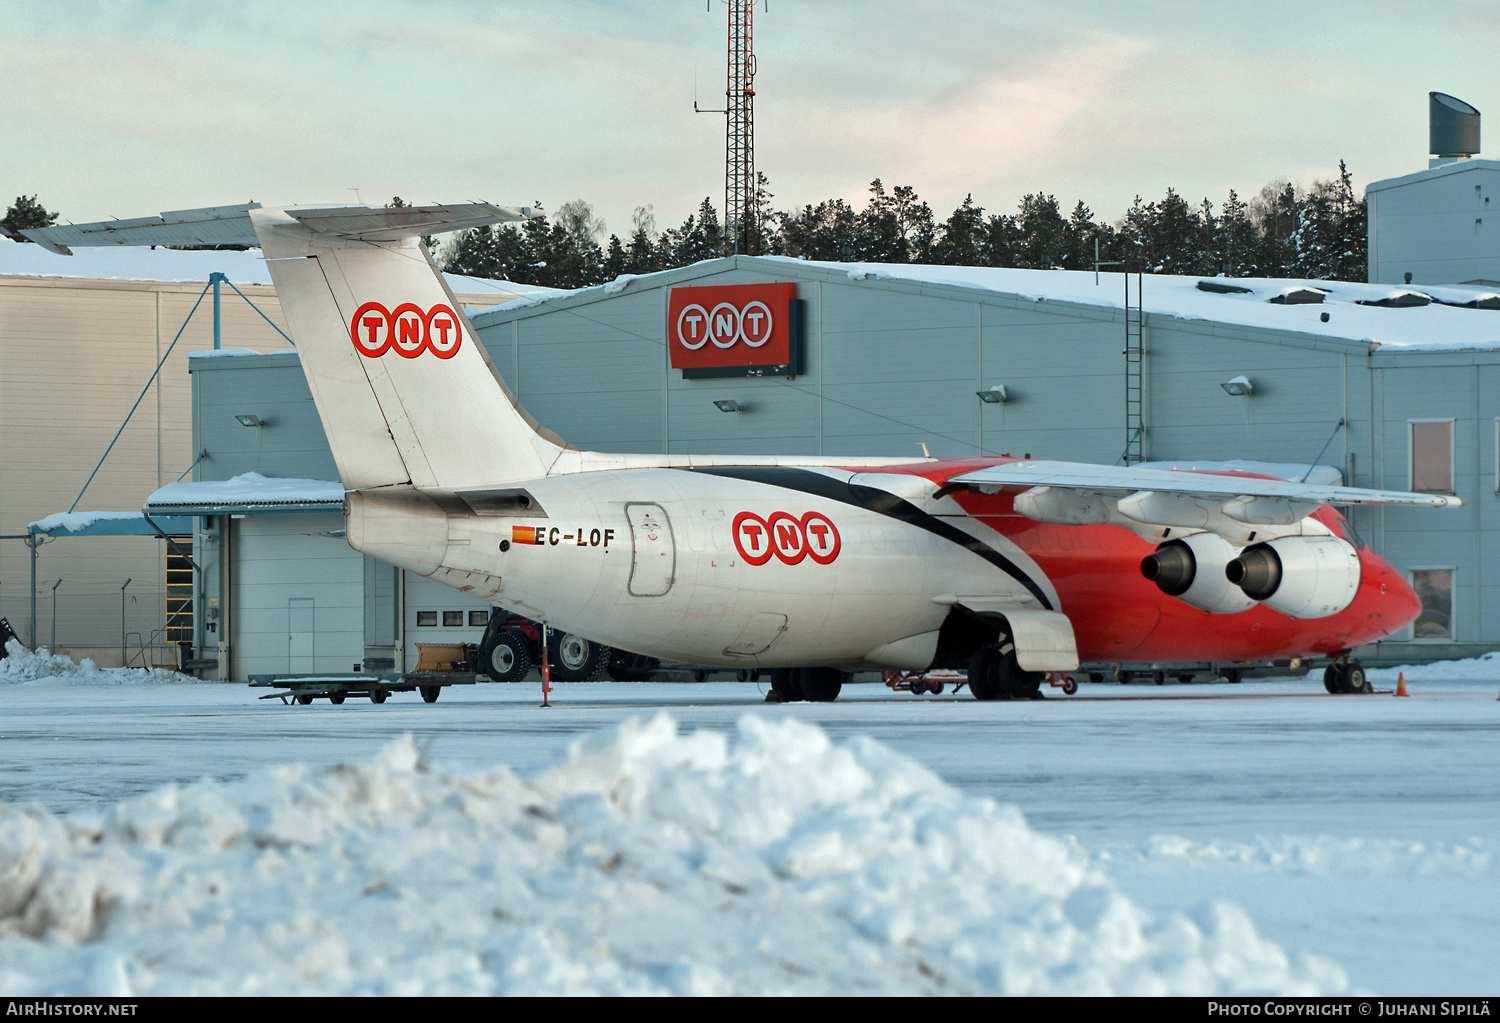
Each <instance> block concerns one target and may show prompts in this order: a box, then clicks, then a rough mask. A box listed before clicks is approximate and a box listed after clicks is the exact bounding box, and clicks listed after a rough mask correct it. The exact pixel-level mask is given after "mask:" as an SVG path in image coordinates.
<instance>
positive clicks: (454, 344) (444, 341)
mask: <svg viewBox="0 0 1500 1023" xmlns="http://www.w3.org/2000/svg"><path fill="white" fill-rule="evenodd" d="M349 336H350V338H351V339H352V340H353V341H354V349H355V351H357V352H359V354H360V355H363V356H364V357H365V358H367V359H378V358H380V357H381V356H382V355H384V354H385V353H386V352H388V351H390V350H392V349H394V350H395V352H396V354H397V355H400V356H401V357H402V358H406V359H415V358H416V357H417V356H419V355H421V354H422V353H423V352H431V353H432V354H433V355H436V356H437V357H438V358H439V359H451V358H453V356H454V355H456V354H458V346H459V344H460V343H461V342H462V341H463V328H462V327H461V326H460V325H459V322H458V314H457V313H455V312H454V311H453V308H452V307H451V306H449V305H448V304H446V303H444V302H439V303H438V304H437V305H435V306H433V307H431V308H430V309H423V308H422V307H421V306H417V305H413V304H412V303H410V302H403V303H402V304H401V305H398V306H397V307H396V308H394V309H387V308H386V307H385V305H384V304H383V303H381V302H366V303H365V304H364V305H362V306H360V307H359V309H358V310H357V311H356V312H355V314H354V319H353V320H351V321H350V323H349Z"/></svg>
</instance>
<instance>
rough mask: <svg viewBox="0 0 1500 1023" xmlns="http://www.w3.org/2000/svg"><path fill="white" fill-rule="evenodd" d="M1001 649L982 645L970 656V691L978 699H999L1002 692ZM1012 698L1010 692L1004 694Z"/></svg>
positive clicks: (1007, 697) (1006, 697) (1005, 696)
mask: <svg viewBox="0 0 1500 1023" xmlns="http://www.w3.org/2000/svg"><path fill="white" fill-rule="evenodd" d="M999 661H1000V651H998V650H996V649H995V648H994V647H988V646H987V647H981V648H980V649H979V650H978V651H977V652H976V653H975V654H974V656H973V657H971V658H969V692H971V693H973V694H974V699H976V700H998V699H1001V693H1000V679H999V674H1000V665H999ZM1004 698H1005V699H1010V693H1008V692H1007V693H1006V694H1005V695H1004Z"/></svg>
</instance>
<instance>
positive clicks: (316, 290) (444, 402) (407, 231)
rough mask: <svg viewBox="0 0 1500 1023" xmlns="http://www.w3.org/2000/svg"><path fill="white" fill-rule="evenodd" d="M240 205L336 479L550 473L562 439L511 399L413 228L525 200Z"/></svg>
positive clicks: (499, 217)
mask: <svg viewBox="0 0 1500 1023" xmlns="http://www.w3.org/2000/svg"><path fill="white" fill-rule="evenodd" d="M249 213H250V218H251V221H252V223H253V225H254V228H255V233H256V236H257V238H258V239H259V242H260V246H261V249H262V251H263V252H264V253H265V257H266V265H267V266H268V267H269V268H270V271H271V279H272V281H274V282H275V285H276V293H277V295H278V297H279V298H280V300H281V308H282V311H283V312H284V313H285V314H286V318H287V321H288V323H289V324H290V326H291V333H292V337H293V338H294V339H295V341H296V344H297V351H298V354H299V355H300V356H301V360H302V369H303V372H304V373H306V375H307V382H308V386H309V387H310V388H311V389H312V395H313V400H314V402H315V403H316V404H317V408H318V415H319V417H320V418H321V419H322V421H323V429H324V431H325V432H326V433H327V435H328V442H329V445H330V446H331V447H332V449H333V457H334V461H335V462H336V463H337V465H338V470H339V476H340V478H341V479H342V480H343V483H344V486H345V487H347V488H348V489H350V490H361V489H366V488H370V487H379V486H389V485H392V484H401V483H411V484H413V485H415V486H418V487H431V488H442V489H458V488H463V487H470V486H483V485H487V484H495V483H503V482H510V481H514V480H523V479H533V478H536V477H538V476H544V475H546V474H547V471H548V470H549V469H550V468H551V467H552V465H553V463H554V462H555V461H556V460H557V458H558V456H559V455H560V454H561V453H562V451H564V450H565V449H566V448H567V445H565V444H564V443H563V442H562V441H561V440H560V439H559V438H557V437H556V436H555V435H553V434H551V433H550V432H549V431H545V430H543V429H542V428H541V427H540V426H538V425H537V423H536V421H535V420H534V419H532V418H531V416H529V415H528V414H527V413H526V412H525V410H523V409H522V408H521V407H520V406H519V405H518V404H517V403H516V401H515V399H514V397H513V396H512V395H511V393H510V391H509V389H508V388H507V387H506V386H505V384H504V382H503V381H502V380H501V379H500V375H499V374H498V373H497V372H496V371H495V368H494V366H493V365H492V364H491V363H490V361H489V357H488V355H487V354H486V353H485V350H484V348H483V346H481V345H480V343H479V340H478V338H477V337H476V336H475V335H474V332H473V330H472V328H471V327H470V326H469V322H468V320H467V319H466V318H465V317H464V315H463V313H462V311H461V310H460V309H459V307H458V304H457V302H456V301H455V300H454V297H453V294H452V292H451V291H449V289H448V286H447V282H446V281H444V280H443V276H442V274H440V273H439V272H438V270H437V267H436V266H434V265H433V263H432V261H431V259H430V257H429V256H428V254H427V252H426V250H425V248H424V247H423V246H422V244H421V241H420V239H419V236H420V235H422V234H427V233H434V232H437V231H444V230H455V229H458V228H462V227H472V226H477V225H479V224H484V223H499V222H504V221H507V220H521V219H525V218H526V217H527V216H529V215H530V214H531V211H530V210H529V209H503V208H500V207H494V206H489V205H487V204H473V205H469V206H450V207H416V208H409V207H408V208H399V209H371V208H366V207H333V208H327V209H310V208H309V209H302V208H296V207H293V208H289V209H269V210H264V209H256V210H251V211H249Z"/></svg>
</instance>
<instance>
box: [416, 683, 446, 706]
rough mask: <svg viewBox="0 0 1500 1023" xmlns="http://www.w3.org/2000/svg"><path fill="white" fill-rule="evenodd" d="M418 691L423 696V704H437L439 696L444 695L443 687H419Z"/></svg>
mask: <svg viewBox="0 0 1500 1023" xmlns="http://www.w3.org/2000/svg"><path fill="white" fill-rule="evenodd" d="M417 691H418V692H420V693H421V694H422V702H423V703H437V698H438V696H439V694H441V693H442V691H443V687H442V686H418V687H417Z"/></svg>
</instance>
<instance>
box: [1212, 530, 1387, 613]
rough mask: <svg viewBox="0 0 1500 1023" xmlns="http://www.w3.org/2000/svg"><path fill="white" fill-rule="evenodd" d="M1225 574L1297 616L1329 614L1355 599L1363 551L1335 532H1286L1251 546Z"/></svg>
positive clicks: (1246, 591)
mask: <svg viewBox="0 0 1500 1023" xmlns="http://www.w3.org/2000/svg"><path fill="white" fill-rule="evenodd" d="M1224 575H1225V578H1227V579H1228V580H1229V581H1230V582H1231V583H1234V584H1235V585H1236V586H1238V587H1239V588H1240V589H1241V590H1242V591H1243V592H1244V594H1245V595H1246V596H1247V597H1249V598H1250V599H1251V600H1258V601H1260V602H1261V603H1263V604H1265V605H1266V606H1267V607H1269V608H1271V609H1272V610H1274V611H1280V612H1281V613H1282V614H1284V615H1287V616H1288V617H1291V618H1327V617H1328V616H1329V615H1336V614H1338V613H1339V612H1340V611H1342V610H1343V609H1344V608H1346V607H1348V606H1349V605H1350V604H1351V603H1353V602H1354V595H1355V594H1356V593H1357V592H1358V591H1359V554H1358V552H1357V551H1355V549H1354V547H1353V546H1352V545H1350V544H1349V543H1348V542H1346V541H1344V540H1341V539H1339V538H1338V537H1334V536H1285V537H1282V538H1281V539H1279V540H1271V541H1269V542H1268V543H1258V544H1256V545H1255V546H1253V547H1247V548H1245V550H1244V551H1242V552H1241V553H1240V556H1239V557H1237V558H1235V559H1234V560H1233V561H1231V562H1229V564H1228V565H1226V566H1225V568H1224Z"/></svg>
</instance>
